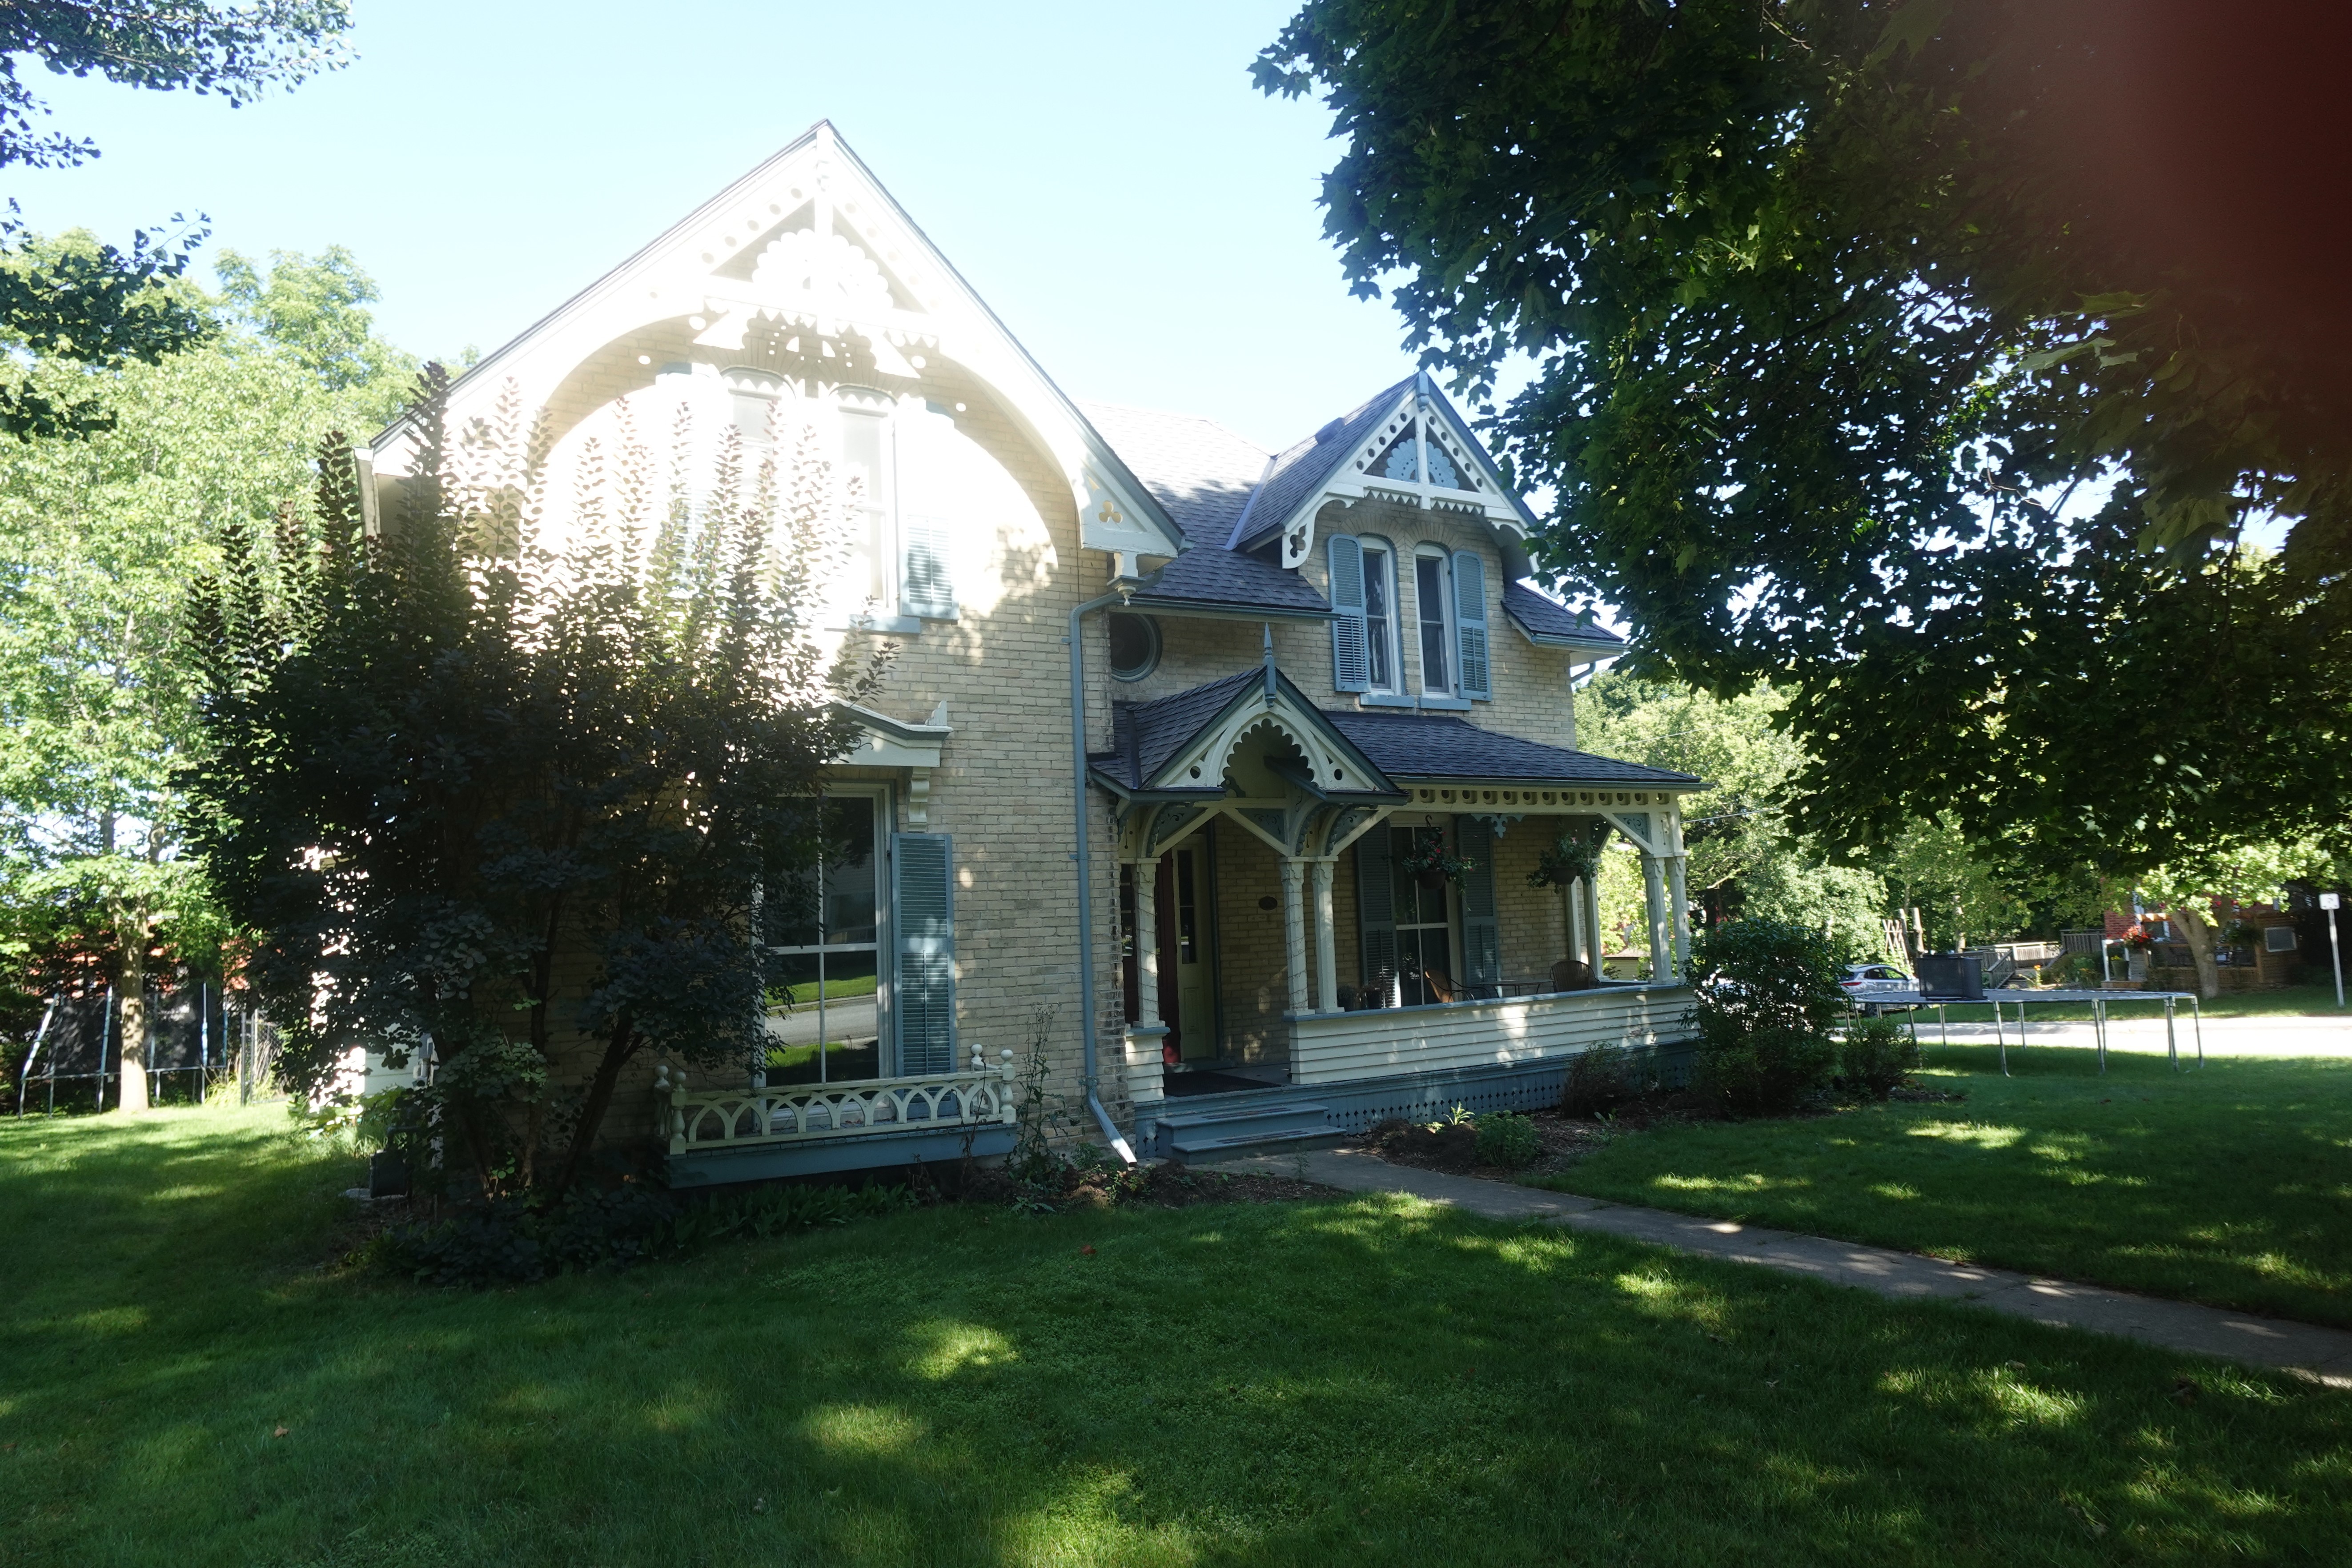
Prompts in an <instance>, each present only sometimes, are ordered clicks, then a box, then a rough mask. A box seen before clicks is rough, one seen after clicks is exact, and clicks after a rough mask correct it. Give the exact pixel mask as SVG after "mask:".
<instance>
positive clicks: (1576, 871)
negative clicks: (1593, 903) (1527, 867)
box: [1528, 827, 1601, 888]
mask: <svg viewBox="0 0 2352 1568" xmlns="http://www.w3.org/2000/svg"><path fill="white" fill-rule="evenodd" d="M1600 870H1601V846H1600V845H1598V844H1596V843H1593V842H1591V840H1589V839H1587V838H1586V837H1584V835H1583V834H1581V833H1580V832H1578V831H1577V830H1576V829H1575V828H1572V827H1571V828H1570V829H1569V830H1568V831H1567V832H1565V833H1563V834H1561V835H1560V836H1559V837H1558V838H1556V839H1554V840H1553V841H1552V845H1551V847H1550V848H1549V849H1546V850H1545V851H1544V852H1543V855H1542V858H1540V859H1538V861H1537V863H1536V868H1535V869H1534V870H1532V871H1530V872H1528V887H1530V888H1565V887H1568V886H1570V884H1572V883H1576V882H1584V883H1587V884H1590V883H1591V880H1592V879H1593V878H1594V877H1595V876H1597V875H1599V873H1600Z"/></svg>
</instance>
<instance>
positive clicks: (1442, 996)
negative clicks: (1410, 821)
mask: <svg viewBox="0 0 2352 1568" xmlns="http://www.w3.org/2000/svg"><path fill="white" fill-rule="evenodd" d="M1375 831H1378V830H1377V829H1375ZM1389 832H1390V835H1391V845H1390V855H1389V863H1390V866H1391V869H1392V872H1393V878H1392V879H1393V881H1394V884H1395V888H1396V892H1395V900H1396V902H1395V906H1394V907H1395V910H1396V940H1397V986H1398V990H1399V992H1400V993H1401V994H1402V1005H1404V1006H1407V1007H1413V1006H1418V1005H1421V1004H1422V1003H1424V1002H1444V1001H1449V1000H1451V999H1452V998H1453V995H1454V981H1455V976H1456V969H1455V965H1454V920H1453V911H1452V910H1451V909H1450V908H1449V906H1450V905H1451V903H1452V901H1453V900H1452V899H1451V898H1450V897H1449V896H1448V894H1449V891H1450V889H1448V888H1447V886H1446V883H1445V879H1444V878H1443V877H1436V878H1432V877H1428V876H1425V875H1423V874H1418V873H1416V872H1415V871H1413V870H1412V861H1413V860H1414V859H1415V858H1417V855H1416V852H1418V856H1419V857H1420V858H1428V857H1433V856H1434V855H1437V854H1440V853H1443V852H1444V847H1445V829H1444V828H1442V827H1401V828H1391V829H1390V830H1389Z"/></svg>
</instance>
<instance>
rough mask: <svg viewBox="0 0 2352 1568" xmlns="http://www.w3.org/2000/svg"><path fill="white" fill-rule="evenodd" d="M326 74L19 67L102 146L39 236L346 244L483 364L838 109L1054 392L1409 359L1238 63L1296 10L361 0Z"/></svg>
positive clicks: (307, 246)
mask: <svg viewBox="0 0 2352 1568" xmlns="http://www.w3.org/2000/svg"><path fill="white" fill-rule="evenodd" d="M357 9H358V17H359V22H358V26H357V28H356V30H355V32H354V34H353V36H352V44H353V47H355V49H356V50H357V53H358V56H359V58H358V59H357V61H356V62H355V63H354V64H353V65H352V66H351V67H350V68H348V69H346V70H343V71H341V72H339V73H337V74H334V75H331V76H327V77H322V78H318V79H312V80H311V81H309V82H307V83H305V84H303V85H302V86H301V87H300V88H299V89H295V90H294V91H293V92H291V93H290V94H289V93H283V92H280V93H277V94H274V95H273V96H271V97H270V98H268V99H267V100H263V101H262V102H260V103H257V104H252V105H248V106H247V107H245V108H242V109H236V110H232V109H229V108H228V107H226V105H224V104H222V103H221V102H219V101H218V100H215V99H210V98H199V97H196V96H194V95H193V94H186V93H153V92H141V91H137V90H135V89H129V88H119V87H113V86H110V85H108V84H105V83H102V82H97V81H77V80H72V79H62V78H57V77H52V76H50V75H48V74H47V72H46V71H43V70H42V69H40V68H38V67H37V66H34V65H31V64H30V63H29V62H20V69H21V70H23V71H24V73H25V76H26V81H27V83H28V85H30V86H31V87H32V88H33V89H34V90H35V91H36V92H37V93H39V94H41V95H42V96H43V97H44V98H46V99H47V100H49V102H50V103H51V105H52V106H53V107H54V109H55V110H56V113H55V115H54V117H53V120H52V123H53V125H54V126H55V128H57V129H58V130H61V131H66V132H73V133H77V134H87V135H89V136H91V137H93V138H95V139H96V140H97V142H99V145H100V147H101V148H102V149H103V153H104V155H103V156H102V157H100V159H99V160H97V161H96V162H95V163H90V164H88V165H85V166H84V167H82V168H80V169H76V170H70V171H66V172H61V173H38V172H32V173H27V172H23V171H18V172H16V173H15V174H14V175H13V179H12V183H11V185H10V188H9V190H8V192H7V194H9V195H15V196H16V198H17V199H18V200H19V201H20V202H21V203H22V204H23V205H24V209H25V216H26V219H27V221H29V222H30V223H31V224H32V225H33V226H35V227H37V228H41V229H48V230H55V229H58V228H65V227H69V226H76V225H80V226H88V227H90V228H94V229H96V230H98V231H99V232H100V233H101V234H103V235H105V236H106V237H110V238H112V239H116V240H118V241H120V240H121V239H123V238H125V237H127V236H128V234H129V231H130V230H131V229H132V228H134V227H137V226H142V225H150V226H152V225H153V224H155V223H157V222H159V221H160V220H162V219H163V218H165V217H167V216H169V215H171V214H172V213H173V212H174V211H186V212H189V213H195V212H199V211H201V212H204V213H205V214H208V215H209V216H210V217H211V219H212V222H213V226H214V229H215V238H214V239H213V241H212V242H211V243H212V246H213V247H215V248H217V247H228V248H233V249H236V250H241V251H245V252H247V253H248V254H256V253H263V252H267V251H269V250H272V249H290V250H304V251H315V250H317V249H319V248H320V247H323V246H326V245H329V244H331V243H338V242H339V243H341V244H344V245H348V246H350V247H352V250H353V251H354V252H356V253H357V255H358V256H359V258H360V260H361V262H362V265H363V266H365V267H366V268H368V269H369V271H370V272H372V273H373V275H374V277H375V279H376V280H377V282H378V283H379V284H380V285H381V286H382V288H383V303H382V305H381V306H380V307H379V309H378V321H379V323H380V325H381V327H382V329H383V331H384V332H385V333H386V335H388V336H390V337H391V338H393V339H394V341H396V342H400V343H401V344H403V345H404V346H405V347H407V348H410V349H412V350H415V351H416V352H418V353H439V354H449V353H455V352H456V351H457V350H458V349H460V348H462V347H463V346H465V345H466V344H468V343H472V344H476V345H478V346H479V347H481V348H483V349H485V350H488V349H490V348H493V347H496V346H497V345H498V344H499V343H501V342H505V341H506V340H507V339H508V338H509V337H511V336H512V335H514V334H515V333H516V332H518V331H520V330H521V329H522V328H524V327H525V326H527V325H529V324H530V322H531V321H535V320H536V319H537V318H538V317H539V316H541V314H543V313H544V312H545V311H547V310H550V309H551V308H552V307H553V306H555V305H556V304H558V303H560V302H562V300H565V299H567V298H569V297H570V296H571V295H572V293H573V292H575V291H576V290H578V289H581V288H583V287H584V286H585V285H587V284H588V283H590V282H592V281H593V280H594V279H596V278H597V277H599V276H600V275H602V274H603V273H604V271H606V270H607V269H608V268H611V267H613V266H614V265H615V264H616V263H618V262H619V261H621V260H622V259H623V258H625V257H626V256H628V255H629V254H630V253H631V252H632V251H634V250H635V249H636V248H637V247H639V246H640V245H642V244H644V243H645V242H646V240H648V239H650V238H652V237H654V236H655V235H656V234H657V233H659V232H660V231H662V230H663V229H665V228H667V226H669V225H670V224H672V223H673V222H675V221H676V220H677V219H678V218H680V217H683V216H685V215H686V214H687V213H688V212H689V211H691V210H692V209H693V208H694V207H695V206H696V205H698V204H699V203H700V202H701V201H702V200H703V199H704V198H706V197H707V196H709V195H711V194H713V193H714V192H716V191H717V190H718V189H719V187H721V186H722V185H724V184H727V183H728V182H729V181H730V180H732V179H734V178H735V177H736V176H737V175H739V174H741V173H743V172H744V171H745V170H747V169H749V168H750V167H751V166H752V165H753V164H755V163H759V162H760V161H761V159H763V158H765V157H766V156H768V154H770V153H772V152H774V151H775V150H776V149H777V148H779V147H781V146H782V145H783V144H784V143H785V142H789V141H790V140H792V139H793V137H794V136H796V135H798V134H799V133H800V132H802V131H803V129H805V128H806V127H807V126H808V125H809V124H810V123H812V122H813V121H816V120H819V119H830V120H832V121H834V123H835V126H836V127H837V128H838V129H839V130H840V132H841V133H842V135H843V136H844V137H845V139H846V140H847V141H848V142H849V144H850V145H851V146H852V147H854V148H856V151H857V152H858V153H859V154H860V155H861V156H863V157H864V158H865V160H866V163H868V164H870V165H871V166H872V167H873V169H874V170H875V172H876V173H877V174H878V175H879V176H880V177H881V179H882V181H883V183H884V184H886V185H887V186H888V187H889V189H890V190H891V192H892V193H893V194H894V195H896V196H897V197H898V200H899V202H900V203H901V204H902V205H905V207H906V208H907V209H908V212H910V213H911V214H912V215H913V216H914V217H915V220H916V222H918V223H919V224H921V225H922V226H924V228H925V229H926V230H927V231H928V232H929V234H930V236H931V237H932V239H933V240H934V241H935V242H936V243H937V244H938V245H939V246H940V248H941V249H942V250H944V251H945V252H946V254H947V256H948V258H949V259H950V260H951V261H952V262H953V263H954V264H955V265H956V267H957V268H959V269H960V270H961V271H962V273H963V274H964V276H965V277H966V278H967V279H970V280H971V283H972V285H973V286H974V287H975V288H976V289H979V290H980V293H981V295H982V298H984V299H986V300H988V301H989V302H990V304H992V306H994V307H995V309H996V311H997V313H998V314H999V315H1000V316H1002V317H1003V319H1004V321H1006V323H1007V324H1008V325H1009V326H1011V328H1012V329H1013V332H1014V333H1015V334H1016V335H1017V336H1018V337H1020V339H1021V340H1022V341H1023V342H1024V343H1025V344H1026V345H1027V346H1028V348H1029V350H1030V352H1031V353H1034V354H1035V355H1036V357H1037V359H1038V360H1039V362H1040V363H1043V364H1044V365H1045V369H1046V371H1047V373H1048V374H1051V375H1053V376H1054V378H1055V380H1056V381H1058V382H1059V383H1060V384H1061V385H1062V387H1063V389H1064V390H1065V391H1066V392H1068V393H1069V394H1070V395H1072V396H1074V397H1077V398H1082V399H1085V398H1097V399H1104V400H1108V401H1112V402H1121V403H1132V404H1139V405H1144V406H1148V407H1160V408H1173V409H1181V410H1185V411H1188V412H1193V413H1200V414H1205V415H1208V416H1212V417H1214V418H1217V419H1220V420H1222V421H1223V422H1224V423H1226V424H1228V425H1230V426H1233V427H1234V429H1235V430H1238V431H1240V432H1241V433H1242V434H1243V435H1244V436H1247V437H1251V438H1252V439H1254V440H1255V441H1257V442H1259V443H1260V444H1262V445H1265V446H1281V445H1286V444H1287V443H1288V442H1290V441H1292V440H1295V439H1297V437H1300V436H1303V435H1305V434H1306V433H1307V432H1308V431H1310V430H1313V429H1314V428H1315V427H1316V426H1318V425H1320V424H1322V423H1323V422H1324V421H1325V420H1326V419H1328V418H1329V417H1330V416H1332V415H1334V414H1337V413H1339V412H1340V411H1342V410H1344V409H1346V408H1348V407H1350V406H1352V405H1355V404H1356V403H1358V402H1360V401H1361V400H1362V399H1363V398H1364V397H1365V396H1367V395H1370V393H1372V392H1374V391H1376V390H1378V389H1379V388H1380V387H1381V386H1383V385H1386V384H1388V383H1390V382H1391V381H1393V380H1394V379H1395V378H1396V377H1397V376H1399V375H1400V374H1404V373H1406V372H1408V371H1409V370H1410V369H1411V368H1412V361H1411V359H1410V357H1409V356H1408V355H1406V354H1405V353H1403V352H1402V349H1401V348H1400V346H1399V343H1400V338H1401V331H1400V326H1399V322H1398V320H1397V318H1396V317H1395V316H1394V314H1393V313H1392V312H1391V310H1389V308H1388V307H1387V306H1385V305H1383V304H1378V303H1373V302H1369V301H1364V300H1351V299H1349V297H1348V293H1347V289H1346V286H1345V285H1344V283H1343V282H1342V281H1341V279H1340V276H1339V264H1338V260H1337V258H1336V256H1335V254H1334V252H1333V250H1332V248H1331V247H1330V245H1329V244H1328V242H1327V241H1325V240H1324V239H1323V237H1322V232H1321V231H1322V214H1321V211H1320V209H1319V208H1318V206H1317V205H1316V195H1317V193H1318V188H1319V186H1318V179H1319V176H1320V174H1322V172H1323V170H1324V169H1326V168H1327V167H1328V166H1329V164H1330V163H1331V161H1332V159H1333V158H1334V156H1335V155H1336V153H1337V151H1338V148H1337V144H1335V143H1333V142H1329V141H1328V140H1327V136H1328V126H1329V121H1328V115H1327V113H1326V111H1325V110H1323V109H1322V107H1321V106H1320V105H1319V104H1316V103H1313V102H1309V101H1305V100H1298V101H1282V100H1271V99H1267V98H1265V97H1262V96H1260V95H1259V94H1258V93H1257V92H1256V91H1255V90H1254V89H1252V88H1251V86H1250V81H1249V73H1248V66H1249V62H1250V59H1251V58H1252V57H1253V56H1254V55H1255V53H1256V51H1257V50H1258V48H1259V47H1262V46H1263V45H1265V43H1267V42H1269V41H1271V40H1272V38H1273V37H1274V36H1275V34H1276V31H1278V30H1279V28H1280V27H1281V25H1282V23H1283V22H1284V20H1285V19H1286V17H1287V16H1288V15H1289V12H1290V9H1291V7H1290V6H1289V5H1286V4H1281V3H1279V0H1275V3H1245V0H1205V3H1203V0H1192V3H1188V4H1184V5H1165V4H1162V5H1132V4H1118V3H1112V4H1103V3H1100V0H1097V3H1096V4H1090V5H1048V4H1015V5H994V6H988V5H970V4H964V5H940V4H897V5H885V4H872V3H868V4H865V5H848V6H845V5H837V4H835V5H812V4H804V3H802V0H787V3H783V4H756V3H752V0H731V3H729V0H667V3H666V4H662V5H644V4H638V5H620V4H614V3H611V0H574V3H572V4H565V5H555V4H544V3H541V0H473V3H472V4H466V5H458V4H452V3H449V0H398V3H392V0H360V4H359V5H358V8H357Z"/></svg>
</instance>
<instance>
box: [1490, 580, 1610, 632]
mask: <svg viewBox="0 0 2352 1568" xmlns="http://www.w3.org/2000/svg"><path fill="white" fill-rule="evenodd" d="M1503 613H1504V614H1505V615H1507V616H1510V617H1511V619H1513V620H1515V621H1517V622H1518V623H1519V625H1521V626H1525V627H1527V629H1528V631H1529V632H1530V633H1532V634H1533V635H1535V636H1537V637H1574V638H1575V639H1576V640H1577V641H1578V642H1589V643H1615V644H1616V645H1618V646H1619V647H1623V646H1624V643H1625V639H1624V638H1623V637H1619V636H1618V635H1617V634H1616V633H1615V632H1612V631H1611V630H1610V629H1609V628H1608V627H1607V626H1593V625H1590V624H1588V623H1586V622H1583V621H1580V620H1578V619H1577V618H1576V614H1575V612H1574V611H1572V610H1570V608H1569V607H1568V606H1567V605H1563V604H1561V603H1560V602H1559V600H1557V599H1554V598H1551V597H1549V595H1545V594H1542V593H1540V592H1538V590H1536V589H1534V588H1532V587H1529V586H1528V584H1525V583H1506V584H1503Z"/></svg>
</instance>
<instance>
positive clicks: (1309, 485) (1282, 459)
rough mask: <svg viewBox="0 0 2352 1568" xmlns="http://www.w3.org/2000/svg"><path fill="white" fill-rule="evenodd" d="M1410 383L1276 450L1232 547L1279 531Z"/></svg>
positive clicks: (1254, 543)
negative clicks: (1310, 434)
mask: <svg viewBox="0 0 2352 1568" xmlns="http://www.w3.org/2000/svg"><path fill="white" fill-rule="evenodd" d="M1412 383H1413V378H1412V376H1407V377H1405V378H1404V379H1403V380H1402V381H1400V382H1398V383H1397V384H1395V385H1394V386H1391V387H1390V388H1389V389H1388V390H1386V391H1385V392H1377V393H1374V394H1373V395H1371V397H1370V399H1368V400H1367V401H1365V402H1364V403H1362V404H1360V405H1358V406H1356V407H1355V408H1352V409H1350V410H1349V411H1348V412H1347V413H1345V414H1342V415H1341V416H1339V418H1337V419H1335V420H1333V421H1332V422H1331V423H1330V424H1328V425H1326V426H1323V428H1322V429H1321V430H1318V431H1317V432H1316V433H1315V434H1314V435H1312V436H1309V437H1307V439H1305V440H1304V441H1301V442H1299V443H1298V444H1297V445H1296V446H1294V447H1288V448H1287V449H1286V450H1284V451H1282V452H1280V453H1278V454H1276V457H1275V459H1274V462H1273V464H1272V465H1271V466H1270V467H1268V468H1267V469H1266V470H1265V479H1262V480H1260V481H1259V483H1258V487H1257V493H1256V494H1255V496H1253V497H1252V498H1251V499H1250V502H1249V508H1248V515H1247V516H1245V517H1244V518H1243V519H1242V520H1241V521H1240V523H1239V524H1238V526H1236V528H1235V529H1234V535H1233V539H1232V544H1233V547H1234V549H1235V550H1255V549H1256V548H1257V547H1258V546H1260V545H1262V544H1264V543H1265V542H1266V541H1267V540H1269V539H1272V538H1273V537H1274V536H1275V535H1276V534H1277V533H1279V532H1280V531H1282V524H1283V521H1284V520H1285V519H1286V518H1287V517H1289V515H1290V513H1291V511H1292V510H1293V509H1294V508H1296V507H1297V505H1298V504H1299V502H1301V501H1303V500H1306V499H1307V496H1308V495H1310V494H1311V493H1313V492H1314V491H1315V490H1316V489H1319V488H1321V486H1322V484H1323V482H1324V481H1325V480H1326V479H1329V478H1330V477H1331V475H1332V474H1333V472H1335V471H1336V470H1337V469H1338V468H1339V465H1340V464H1342V463H1344V462H1346V461H1347V460H1348V458H1349V456H1350V455H1351V454H1352V453H1354V451H1355V449H1356V444H1357V443H1358V442H1360V441H1361V440H1362V439H1363V438H1364V437H1365V435H1366V434H1367V433H1369V432H1370V429H1371V427H1372V426H1375V425H1377V424H1379V423H1380V422H1381V418H1382V417H1383V416H1385V415H1386V414H1387V413H1388V411H1389V410H1390V408H1391V407H1392V406H1393V405H1395V403H1396V400H1397V399H1398V398H1399V397H1401V396H1402V395H1404V391H1405V389H1406V388H1407V387H1409V386H1411V385H1412Z"/></svg>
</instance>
